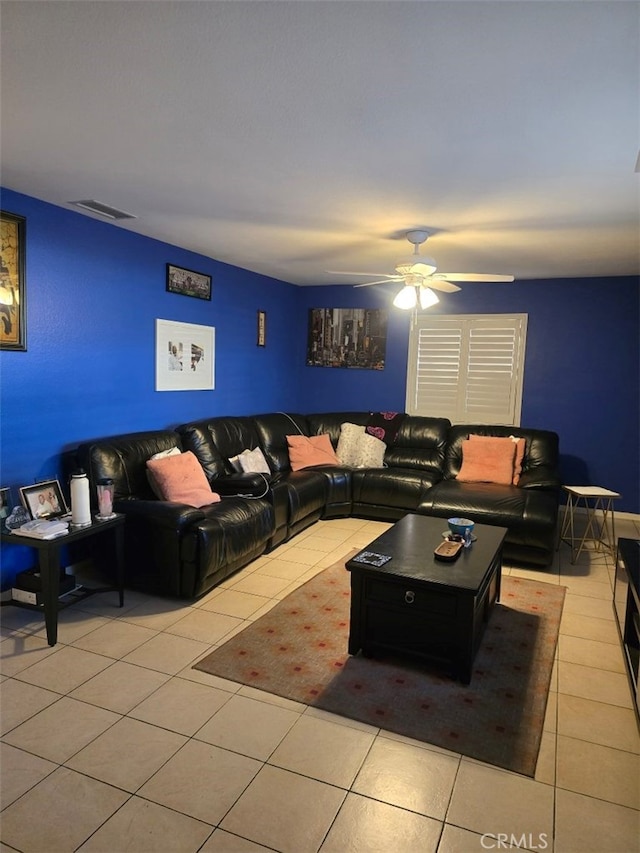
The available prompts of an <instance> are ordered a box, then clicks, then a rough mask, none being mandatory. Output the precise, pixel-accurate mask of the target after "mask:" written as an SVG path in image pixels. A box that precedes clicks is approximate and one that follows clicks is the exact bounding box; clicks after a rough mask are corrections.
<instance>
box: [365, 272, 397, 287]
mask: <svg viewBox="0 0 640 853" xmlns="http://www.w3.org/2000/svg"><path fill="white" fill-rule="evenodd" d="M403 280H404V279H403V278H402V276H400V275H394V276H389V277H388V278H381V279H380V281H366V282H364V284H354V285H353V286H354V287H371V285H372V284H389V282H392V281H403Z"/></svg>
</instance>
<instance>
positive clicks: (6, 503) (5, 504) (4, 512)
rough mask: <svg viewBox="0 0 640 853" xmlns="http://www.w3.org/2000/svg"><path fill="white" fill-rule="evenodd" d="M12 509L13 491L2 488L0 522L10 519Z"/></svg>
mask: <svg viewBox="0 0 640 853" xmlns="http://www.w3.org/2000/svg"><path fill="white" fill-rule="evenodd" d="M11 509H12V507H11V489H9V488H0V521H2V520H4V519H5V518H7V517H8V515H9V513H10V512H11Z"/></svg>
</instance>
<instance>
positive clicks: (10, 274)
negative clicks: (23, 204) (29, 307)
mask: <svg viewBox="0 0 640 853" xmlns="http://www.w3.org/2000/svg"><path fill="white" fill-rule="evenodd" d="M25 232H26V219H25V218H24V216H18V215H17V214H15V213H7V212H6V211H4V210H0V349H6V350H21V351H22V352H24V351H25V350H26V349H27V327H26V317H27V313H26V310H25V301H26V292H25Z"/></svg>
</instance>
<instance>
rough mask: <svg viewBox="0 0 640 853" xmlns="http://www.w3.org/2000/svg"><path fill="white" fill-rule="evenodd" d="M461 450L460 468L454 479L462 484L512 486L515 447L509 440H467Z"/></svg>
mask: <svg viewBox="0 0 640 853" xmlns="http://www.w3.org/2000/svg"><path fill="white" fill-rule="evenodd" d="M461 448H462V467H461V468H460V471H459V473H458V476H457V478H456V479H458V480H460V481H461V482H463V483H500V484H501V485H504V486H508V485H511V484H512V482H513V462H514V459H515V455H516V446H515V444H514V442H513V441H511V439H510V438H507V439H500V438H498V439H494V440H493V441H491V442H485V441H473V440H470V439H467V440H466V441H463V442H462V444H461Z"/></svg>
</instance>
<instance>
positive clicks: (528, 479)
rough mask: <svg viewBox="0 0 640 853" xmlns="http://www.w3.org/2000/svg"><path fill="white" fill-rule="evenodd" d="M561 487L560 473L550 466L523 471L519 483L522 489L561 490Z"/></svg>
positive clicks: (539, 466) (540, 466) (537, 466)
mask: <svg viewBox="0 0 640 853" xmlns="http://www.w3.org/2000/svg"><path fill="white" fill-rule="evenodd" d="M561 485H562V484H561V482H560V476H559V475H558V472H557V471H556V469H555V468H552V467H551V466H549V465H536V467H535V468H530V469H529V470H528V471H523V472H522V474H521V475H520V480H519V481H518V486H519V488H521V489H559V488H560V486H561Z"/></svg>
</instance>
